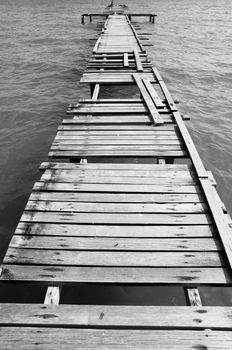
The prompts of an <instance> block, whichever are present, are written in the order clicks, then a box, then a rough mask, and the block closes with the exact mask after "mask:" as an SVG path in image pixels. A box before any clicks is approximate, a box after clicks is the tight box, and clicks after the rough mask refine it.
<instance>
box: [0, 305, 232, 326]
mask: <svg viewBox="0 0 232 350" xmlns="http://www.w3.org/2000/svg"><path fill="white" fill-rule="evenodd" d="M0 307H1V313H0V324H1V325H4V326H7V325H8V326H9V325H25V326H26V325H27V326H28V325H34V326H35V325H36V326H38V325H41V326H42V325H46V326H50V327H51V326H56V327H57V326H58V325H59V326H60V327H61V326H62V327H63V326H68V325H69V326H72V327H80V326H98V327H99V326H101V327H106V328H107V327H120V328H124V327H131V328H133V327H146V328H150V327H152V328H157V327H158V328H172V329H176V328H177V329H181V328H182V329H183V328H184V329H186V328H189V329H205V328H211V329H217V330H218V329H222V330H226V329H227V330H231V329H232V320H231V313H232V310H231V307H212V306H211V307H188V306H176V307H174V306H118V305H114V306H111V305H58V306H57V305H43V304H42V305H41V304H29V305H28V304H1V306H0ZM157 315H159V317H157Z"/></svg>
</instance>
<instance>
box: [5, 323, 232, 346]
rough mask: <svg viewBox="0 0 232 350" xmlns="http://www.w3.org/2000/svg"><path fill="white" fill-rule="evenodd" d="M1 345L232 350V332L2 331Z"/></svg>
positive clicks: (33, 328) (59, 329)
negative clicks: (221, 349)
mask: <svg viewBox="0 0 232 350" xmlns="http://www.w3.org/2000/svg"><path fill="white" fill-rule="evenodd" d="M0 334H1V342H2V344H3V347H4V349H5V350H11V349H12V348H13V346H14V344H17V349H18V350H25V349H30V350H35V349H38V345H37V344H39V346H40V347H41V349H46V350H54V349H59V348H60V349H61V346H62V350H70V349H72V348H75V349H79V350H84V349H89V350H90V349H92V350H95V349H96V347H97V349H99V350H105V349H109V350H111V349H114V350H115V349H120V350H121V349H135V350H141V349H147V350H153V349H154V347H155V348H157V349H160V350H163V349H165V350H167V349H173V350H180V349H186V350H188V349H200V347H201V349H208V350H215V349H217V350H219V349H220V348H221V344H223V349H224V350H230V349H231V344H232V335H231V332H230V331H208V330H205V331H204V330H198V331H189V330H187V331H186V330H184V331H183V330H177V331H173V330H171V331H170V330H169V331H168V330H141V329H140V330H131V329H130V330H128V329H127V330H122V329H115V330H113V329H111V330H110V329H104V330H102V329H69V328H46V327H24V328H22V327H2V328H0Z"/></svg>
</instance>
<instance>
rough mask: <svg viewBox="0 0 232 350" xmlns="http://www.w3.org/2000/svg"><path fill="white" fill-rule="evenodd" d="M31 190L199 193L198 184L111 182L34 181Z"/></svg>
mask: <svg viewBox="0 0 232 350" xmlns="http://www.w3.org/2000/svg"><path fill="white" fill-rule="evenodd" d="M33 190H35V191H39V190H40V191H62V192H65V191H69V192H125V193H131V192H136V193H147V192H148V193H201V189H200V188H199V186H195V185H185V186H182V185H178V184H175V185H173V184H167V185H159V184H157V185H154V184H150V185H141V184H136V185H135V184H130V185H129V184H111V183H108V184H107V183H104V184H100V183H95V184H91V183H88V184H86V183H76V182H73V183H59V182H57V183H55V182H52V181H51V182H36V183H35V185H34V187H33Z"/></svg>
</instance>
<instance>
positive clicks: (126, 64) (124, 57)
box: [123, 53, 129, 67]
mask: <svg viewBox="0 0 232 350" xmlns="http://www.w3.org/2000/svg"><path fill="white" fill-rule="evenodd" d="M123 66H124V67H129V60H128V53H124V54H123Z"/></svg>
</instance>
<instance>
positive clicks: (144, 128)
mask: <svg viewBox="0 0 232 350" xmlns="http://www.w3.org/2000/svg"><path fill="white" fill-rule="evenodd" d="M58 130H73V131H75V130H79V131H83V130H84V131H85V133H86V132H88V133H89V132H91V131H103V130H104V133H105V132H106V131H107V130H108V131H110V133H111V134H112V133H115V132H118V133H119V134H120V133H122V134H123V133H124V132H127V133H128V131H129V133H130V134H138V133H145V135H146V133H148V134H149V133H150V134H159V133H160V134H162V135H168V134H171V133H172V134H173V133H174V132H175V131H176V132H178V130H177V128H176V126H175V125H169V124H164V125H159V127H158V128H157V127H155V126H154V127H153V128H152V127H151V126H150V125H121V126H120V125H110V126H109V125H82V126H81V125H78V126H77V127H76V129H75V127H74V125H72V126H68V125H60V126H59V127H58ZM105 135H107V133H106V134H105Z"/></svg>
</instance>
